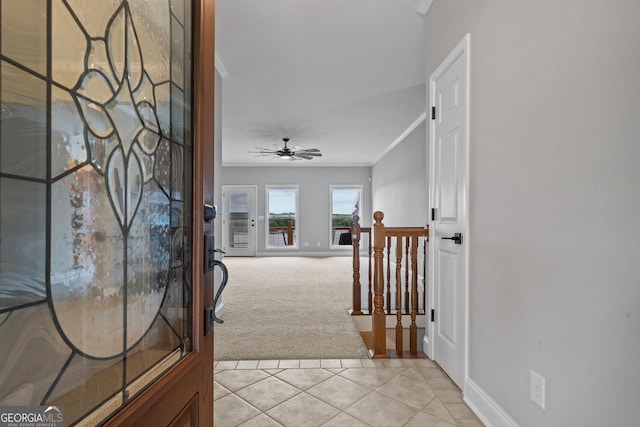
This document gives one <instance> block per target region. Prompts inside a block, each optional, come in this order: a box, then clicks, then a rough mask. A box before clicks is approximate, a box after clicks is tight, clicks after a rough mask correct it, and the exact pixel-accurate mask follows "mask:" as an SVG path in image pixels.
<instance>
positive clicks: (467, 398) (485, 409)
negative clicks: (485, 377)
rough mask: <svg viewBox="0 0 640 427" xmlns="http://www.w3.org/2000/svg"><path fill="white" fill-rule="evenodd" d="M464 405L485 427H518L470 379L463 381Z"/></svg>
mask: <svg viewBox="0 0 640 427" xmlns="http://www.w3.org/2000/svg"><path fill="white" fill-rule="evenodd" d="M464 403H466V404H467V405H468V406H469V408H471V410H472V411H473V412H475V414H476V415H477V416H478V418H480V421H482V422H483V423H484V425H486V426H487V427H518V424H517V423H516V422H515V421H513V419H511V417H510V416H509V415H508V414H507V413H506V412H505V411H504V410H503V409H502V408H501V407H500V405H498V404H497V403H496V402H495V401H494V400H493V399H492V398H491V397H490V396H489V395H488V394H487V393H485V391H484V390H482V389H481V388H480V386H479V385H478V384H476V383H475V382H474V381H473V380H472V379H471V378H469V377H467V379H466V381H465V394H464Z"/></svg>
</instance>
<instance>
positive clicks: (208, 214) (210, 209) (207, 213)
mask: <svg viewBox="0 0 640 427" xmlns="http://www.w3.org/2000/svg"><path fill="white" fill-rule="evenodd" d="M216 211H217V209H216V206H215V205H211V204H209V203H205V204H204V222H210V221H211V220H213V219H215V217H216V216H217V213H218V212H216Z"/></svg>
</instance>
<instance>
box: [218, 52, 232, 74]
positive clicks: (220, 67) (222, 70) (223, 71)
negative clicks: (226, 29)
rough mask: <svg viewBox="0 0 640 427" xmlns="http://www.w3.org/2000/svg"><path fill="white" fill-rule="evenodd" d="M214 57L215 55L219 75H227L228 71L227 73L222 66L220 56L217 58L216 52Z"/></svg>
mask: <svg viewBox="0 0 640 427" xmlns="http://www.w3.org/2000/svg"><path fill="white" fill-rule="evenodd" d="M215 57H216V70H218V74H220V77H222V78H223V79H224V78H225V77H227V76H228V75H229V73H227V70H226V69H225V68H224V65H222V61H220V58H218V54H217V53H216V54H215Z"/></svg>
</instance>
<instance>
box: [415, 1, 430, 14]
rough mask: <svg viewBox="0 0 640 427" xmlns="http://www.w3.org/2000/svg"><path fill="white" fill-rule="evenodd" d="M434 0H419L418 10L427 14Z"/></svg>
mask: <svg viewBox="0 0 640 427" xmlns="http://www.w3.org/2000/svg"><path fill="white" fill-rule="evenodd" d="M432 3H433V0H418V5H417V6H416V12H418V13H419V14H421V15H426V14H427V12H428V11H429V8H430V7H431V4H432Z"/></svg>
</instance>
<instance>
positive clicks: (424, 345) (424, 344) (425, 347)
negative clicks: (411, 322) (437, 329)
mask: <svg viewBox="0 0 640 427" xmlns="http://www.w3.org/2000/svg"><path fill="white" fill-rule="evenodd" d="M430 351H431V347H429V337H428V336H426V335H424V336H423V337H422V352H423V353H424V354H426V355H427V357H432V356H433V355H432V354H430Z"/></svg>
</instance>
